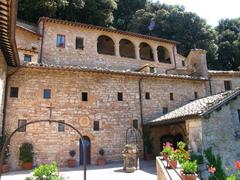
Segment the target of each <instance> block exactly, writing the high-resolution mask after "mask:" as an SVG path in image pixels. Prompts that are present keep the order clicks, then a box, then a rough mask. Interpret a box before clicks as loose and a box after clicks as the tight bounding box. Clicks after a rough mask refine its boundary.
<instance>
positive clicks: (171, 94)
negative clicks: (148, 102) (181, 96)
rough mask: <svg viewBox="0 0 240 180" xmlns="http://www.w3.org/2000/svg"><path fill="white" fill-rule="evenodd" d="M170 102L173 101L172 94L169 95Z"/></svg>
mask: <svg viewBox="0 0 240 180" xmlns="http://www.w3.org/2000/svg"><path fill="white" fill-rule="evenodd" d="M170 100H171V101H173V93H170Z"/></svg>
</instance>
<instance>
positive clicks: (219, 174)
mask: <svg viewBox="0 0 240 180" xmlns="http://www.w3.org/2000/svg"><path fill="white" fill-rule="evenodd" d="M204 155H205V157H206V159H207V161H208V167H215V168H216V172H215V173H214V176H215V177H214V176H210V177H209V180H215V179H218V180H225V179H226V174H225V172H224V170H223V169H222V160H221V157H220V156H219V155H216V156H215V155H214V154H213V152H212V148H208V149H206V150H205V151H204Z"/></svg>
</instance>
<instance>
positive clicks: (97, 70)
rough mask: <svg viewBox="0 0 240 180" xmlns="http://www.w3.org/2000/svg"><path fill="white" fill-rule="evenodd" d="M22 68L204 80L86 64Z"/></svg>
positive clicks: (28, 66)
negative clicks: (88, 65)
mask: <svg viewBox="0 0 240 180" xmlns="http://www.w3.org/2000/svg"><path fill="white" fill-rule="evenodd" d="M21 67H23V68H36V69H52V70H67V71H82V72H95V73H106V74H119V75H120V74H121V75H131V76H142V77H155V78H170V79H186V80H198V81H206V80H207V79H206V78H203V77H194V76H189V75H174V74H164V73H147V72H136V71H133V70H130V69H126V70H113V69H111V68H107V67H106V68H101V67H87V66H66V65H53V64H34V63H24V64H22V65H21Z"/></svg>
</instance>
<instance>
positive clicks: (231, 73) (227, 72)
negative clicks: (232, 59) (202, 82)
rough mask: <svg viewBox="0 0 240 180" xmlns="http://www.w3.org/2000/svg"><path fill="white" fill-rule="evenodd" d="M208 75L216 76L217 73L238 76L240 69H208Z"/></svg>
mask: <svg viewBox="0 0 240 180" xmlns="http://www.w3.org/2000/svg"><path fill="white" fill-rule="evenodd" d="M208 73H209V75H210V76H214V75H216V76H218V75H233V76H240V71H213V70H209V71H208Z"/></svg>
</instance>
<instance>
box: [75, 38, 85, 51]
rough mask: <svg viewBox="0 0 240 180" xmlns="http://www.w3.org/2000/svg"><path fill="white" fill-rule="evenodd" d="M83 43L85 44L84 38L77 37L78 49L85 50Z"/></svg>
mask: <svg viewBox="0 0 240 180" xmlns="http://www.w3.org/2000/svg"><path fill="white" fill-rule="evenodd" d="M83 42H84V41H83V38H81V37H77V38H76V49H83V48H84V44H83Z"/></svg>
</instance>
